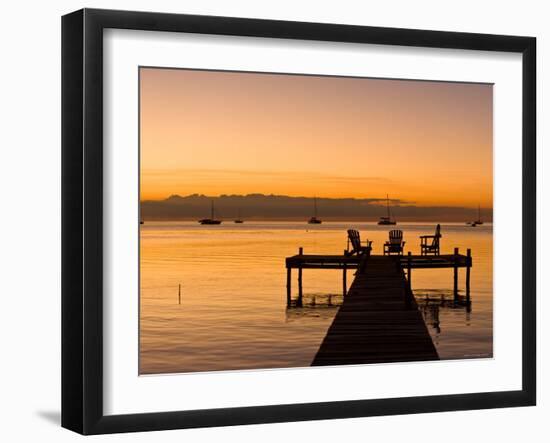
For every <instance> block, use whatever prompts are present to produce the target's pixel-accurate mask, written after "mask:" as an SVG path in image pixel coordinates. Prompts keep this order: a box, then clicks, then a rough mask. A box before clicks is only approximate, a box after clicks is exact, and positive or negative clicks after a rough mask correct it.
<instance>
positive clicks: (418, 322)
mask: <svg viewBox="0 0 550 443" xmlns="http://www.w3.org/2000/svg"><path fill="white" fill-rule="evenodd" d="M325 258H326V257H325ZM403 258H404V259H406V258H407V257H403ZM422 260H424V258H423V259H422ZM306 261H307V259H306ZM313 261H314V262H316V263H317V264H318V265H319V264H320V263H319V257H315V260H313ZM345 261H346V263H345V264H344V265H345V266H350V265H351V266H353V265H356V266H357V263H351V260H350V262H348V260H345ZM335 262H338V263H339V265H340V266H341V265H342V264H343V263H342V260H341V257H340V260H334V258H332V257H331V258H330V259H328V260H327V263H323V264H325V265H328V266H331V267H333V266H334V267H336V265H335ZM309 264H310V263H309ZM461 264H462V263H461ZM288 265H291V266H292V264H291V263H287V266H288ZM301 265H302V266H303V267H310V266H308V264H307V263H301ZM423 265H424V266H422V265H420V266H421V267H427V266H426V263H423ZM351 266H350V267H351ZM455 266H456V263H455ZM320 267H323V266H320ZM438 359H439V356H438V355H437V351H436V349H435V346H434V344H433V342H432V339H431V337H430V334H429V332H428V329H427V327H426V324H425V323H424V319H423V318H422V314H421V313H420V311H419V310H418V307H417V305H416V302H415V300H414V297H413V295H412V293H411V290H410V287H409V283H408V281H407V279H406V277H405V273H404V271H403V266H401V264H400V263H399V262H398V261H397V260H396V257H389V256H371V257H369V258H368V260H367V263H366V266H365V269H364V271H363V272H361V273H359V272H358V273H357V274H356V276H355V279H354V281H353V283H352V284H351V286H350V288H349V291H348V292H347V295H346V296H345V297H344V301H343V304H342V306H341V307H340V309H339V311H338V313H337V314H336V317H335V318H334V320H333V322H332V325H331V326H330V328H329V329H328V331H327V334H326V336H325V338H324V340H323V342H322V344H321V346H320V348H319V350H318V352H317V354H316V356H315V358H314V359H313V362H312V366H321V365H349V364H364V363H381V362H384V363H387V362H403V361H426V360H438Z"/></svg>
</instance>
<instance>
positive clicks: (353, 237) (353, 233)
mask: <svg viewBox="0 0 550 443" xmlns="http://www.w3.org/2000/svg"><path fill="white" fill-rule="evenodd" d="M350 244H351V248H352V249H351V250H350V249H349V245H350ZM371 250H372V241H369V240H367V241H366V244H365V245H362V244H361V235H360V234H359V231H357V230H356V229H348V251H347V255H353V254H357V255H363V254H366V255H370V251H371Z"/></svg>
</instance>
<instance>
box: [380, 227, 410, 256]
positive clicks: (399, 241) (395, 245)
mask: <svg viewBox="0 0 550 443" xmlns="http://www.w3.org/2000/svg"><path fill="white" fill-rule="evenodd" d="M389 237H390V238H389V240H388V241H387V242H386V243H384V255H392V254H397V255H403V248H404V247H405V242H404V241H403V231H400V230H393V231H390V234H389Z"/></svg>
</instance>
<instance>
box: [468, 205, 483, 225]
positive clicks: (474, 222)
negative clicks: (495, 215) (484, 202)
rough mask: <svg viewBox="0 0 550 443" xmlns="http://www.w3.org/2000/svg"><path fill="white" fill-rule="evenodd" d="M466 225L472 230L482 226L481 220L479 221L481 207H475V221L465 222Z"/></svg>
mask: <svg viewBox="0 0 550 443" xmlns="http://www.w3.org/2000/svg"><path fill="white" fill-rule="evenodd" d="M466 224H467V225H468V226H470V227H472V228H475V227H476V226H478V225H482V224H483V220H481V207H480V206H479V205H477V220H474V221H469V222H466Z"/></svg>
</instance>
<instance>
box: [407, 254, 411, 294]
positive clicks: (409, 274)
mask: <svg viewBox="0 0 550 443" xmlns="http://www.w3.org/2000/svg"><path fill="white" fill-rule="evenodd" d="M411 272H412V254H411V251H409V252H408V253H407V280H408V281H409V289H410V290H411V291H412V283H411V275H412V274H411Z"/></svg>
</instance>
